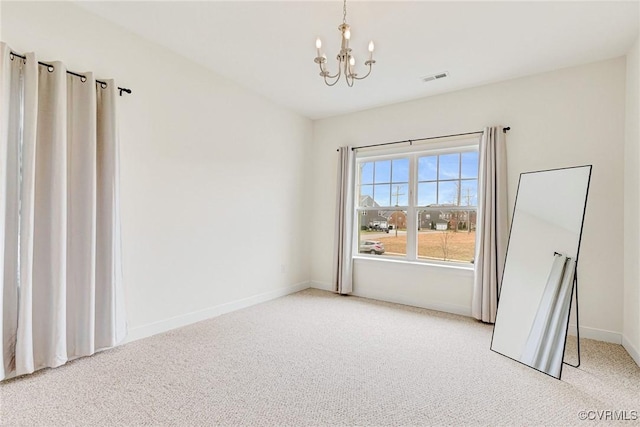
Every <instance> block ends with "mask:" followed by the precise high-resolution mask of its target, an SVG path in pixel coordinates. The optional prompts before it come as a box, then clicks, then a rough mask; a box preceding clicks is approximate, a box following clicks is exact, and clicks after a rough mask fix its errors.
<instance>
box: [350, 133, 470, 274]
mask: <svg viewBox="0 0 640 427" xmlns="http://www.w3.org/2000/svg"><path fill="white" fill-rule="evenodd" d="M479 144H480V135H478V136H477V137H471V138H469V137H465V138H462V139H457V140H447V141H439V142H430V143H425V144H415V143H414V144H412V145H411V146H408V147H407V146H405V147H398V148H386V149H372V150H367V151H362V152H360V151H358V150H357V147H356V159H355V165H356V167H355V168H354V174H355V176H354V179H353V182H354V185H355V189H354V190H355V191H354V192H353V194H354V196H353V197H354V209H353V224H354V227H353V229H354V233H353V241H352V242H353V246H352V247H353V248H355V250H354V251H353V254H352V258H353V259H366V260H379V261H383V262H385V261H393V262H401V263H407V264H415V263H417V264H423V265H434V266H442V267H456V268H468V269H473V268H474V267H473V263H470V262H461V261H449V260H446V261H445V260H435V259H425V258H420V257H418V241H417V239H418V224H417V219H418V212H419V211H421V210H425V208H427V207H426V206H418V205H417V202H418V184H419V183H420V182H424V181H420V180H419V177H418V159H419V158H420V157H425V156H438V155H443V154H454V153H464V152H478V151H479V150H478V149H479ZM402 158H407V159H409V184H408V188H409V194H408V197H407V202H408V205H398V206H393V205H392V206H373V207H360V206H359V204H360V174H359V173H358V171H359V167H360V164H362V163H365V162H372V161H379V160H395V159H402ZM460 162H462V156H460ZM439 168H440V166H439V165H438V174H437V175H436V180H435V181H433V182H436V183H438V182H440V179H439V176H438V175H439V172H440V170H439ZM479 174H480V171H479V168H478V175H479ZM458 176H459V178H458V179H456V180H455V181H464V180H465V179H469V178H462V170H459V172H458ZM391 179H392V180H393V177H391ZM470 179H473V178H470ZM475 179H476V181H477V180H478V179H479V176H477V177H476V178H475ZM443 181H446V180H443ZM476 201H477V194H476ZM464 208H466V209H464ZM434 210H435V208H434ZM451 210H461V211H465V210H466V211H469V210H470V209H468V207H467V206H451ZM473 210H474V211H475V212H476V215H477V211H478V206H477V204H476V205H475V206H473ZM363 211H406V223H407V231H406V233H407V245H406V255H405V256H394V255H387V256H385V257H380V256H378V255H370V254H366V253H360V231H361V230H360V221H359V215H360V212H363ZM477 229H478V225H477V224H476V230H477Z"/></svg>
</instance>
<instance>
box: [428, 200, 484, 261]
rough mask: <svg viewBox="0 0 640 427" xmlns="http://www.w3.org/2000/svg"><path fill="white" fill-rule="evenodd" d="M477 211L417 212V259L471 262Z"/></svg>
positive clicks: (474, 243)
mask: <svg viewBox="0 0 640 427" xmlns="http://www.w3.org/2000/svg"><path fill="white" fill-rule="evenodd" d="M475 221H476V211H475V209H472V210H469V211H447V210H438V211H436V210H423V211H418V225H419V230H418V258H421V259H433V260H441V261H457V262H472V261H473V259H474V256H475V246H476V232H475Z"/></svg>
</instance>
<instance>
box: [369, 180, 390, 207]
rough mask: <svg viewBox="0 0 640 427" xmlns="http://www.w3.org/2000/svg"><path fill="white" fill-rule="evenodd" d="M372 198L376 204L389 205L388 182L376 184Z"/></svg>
mask: <svg viewBox="0 0 640 427" xmlns="http://www.w3.org/2000/svg"><path fill="white" fill-rule="evenodd" d="M373 191H374V193H373V198H374V200H375V201H376V203H377V204H378V206H391V188H390V186H389V184H376V185H374V189H373Z"/></svg>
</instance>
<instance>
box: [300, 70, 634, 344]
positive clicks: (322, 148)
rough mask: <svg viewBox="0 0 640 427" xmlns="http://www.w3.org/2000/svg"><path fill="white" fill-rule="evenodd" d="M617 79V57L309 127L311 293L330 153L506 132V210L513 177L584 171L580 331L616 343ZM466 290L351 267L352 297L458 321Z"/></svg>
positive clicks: (322, 273)
mask: <svg viewBox="0 0 640 427" xmlns="http://www.w3.org/2000/svg"><path fill="white" fill-rule="evenodd" d="M625 73H626V70H625V59H624V58H618V59H612V60H608V61H604V62H598V63H594V64H589V65H584V66H580V67H575V68H568V69H563V70H559V71H555V72H550V73H546V74H541V75H537V76H532V77H527V78H521V79H516V80H510V81H506V82H502V83H498V84H491V85H487V86H482V87H477V88H472V89H467V90H463V91H459V92H454V93H449V94H444V95H440V96H434V97H429V98H424V99H420V100H417V101H412V102H406V103H402V104H396V105H392V106H387V107H382V108H377V109H372V110H368V111H363V112H359V113H354V114H349V115H345V116H340V117H335V118H329V119H325V120H319V121H316V122H314V142H313V150H312V152H313V159H314V182H313V184H312V185H313V191H312V193H313V196H314V197H313V201H312V204H313V208H312V211H313V212H314V213H315V215H316V216H315V219H314V224H315V227H314V229H313V234H312V236H313V245H312V247H311V248H312V269H311V272H312V279H313V282H314V286H316V287H320V288H325V289H329V288H330V281H331V267H332V253H333V249H332V248H333V233H332V231H333V224H334V215H335V213H334V209H335V200H334V194H335V181H336V172H335V171H336V160H337V158H336V154H337V153H336V148H337V147H338V146H341V145H356V146H357V145H365V144H373V143H380V142H387V141H397V140H402V139H417V138H420V137H427V136H434V135H446V134H451V133H459V132H469V131H476V130H480V129H482V128H483V127H485V126H490V125H500V124H501V125H508V126H511V131H510V132H509V133H508V137H507V150H508V162H509V205H510V209H512V208H513V203H514V197H515V192H516V187H517V182H518V176H519V174H520V173H521V172H525V171H533V170H541V169H549V168H557V167H564V166H575V165H584V164H593V174H592V180H591V189H590V194H589V202H588V208H587V214H586V218H585V224H584V234H583V239H582V247H581V253H580V267H579V278H580V322H581V326H582V327H583V329H582V331H581V332H582V333H583V334H584V336H587V337H592V338H597V339H602V340H608V341H613V342H618V343H619V342H621V332H622V294H623V164H624V162H623V151H624V141H625V135H624V123H625ZM372 78H373V79H375V77H372ZM452 78H455V76H452ZM370 83H374V82H373V81H372V82H370ZM434 84H437V83H434ZM548 208H549V209H553V207H551V206H550V207H548ZM472 281H473V277H472V271H471V270H460V269H452V268H443V267H435V266H425V265H406V264H401V263H397V262H395V263H394V262H385V261H373V260H357V261H356V262H355V283H354V293H355V294H357V295H363V296H370V297H373V298H379V299H386V300H391V301H397V302H405V303H407V304H412V305H418V306H424V307H433V308H436V309H443V310H446V311H452V312H457V313H463V314H465V313H466V314H468V313H470V311H471V310H470V307H471V287H472Z"/></svg>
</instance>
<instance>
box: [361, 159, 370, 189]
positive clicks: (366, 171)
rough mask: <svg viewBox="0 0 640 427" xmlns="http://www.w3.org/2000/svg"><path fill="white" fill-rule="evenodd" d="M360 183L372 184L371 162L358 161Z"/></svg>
mask: <svg viewBox="0 0 640 427" xmlns="http://www.w3.org/2000/svg"><path fill="white" fill-rule="evenodd" d="M360 183H361V184H373V162H366V163H360Z"/></svg>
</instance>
